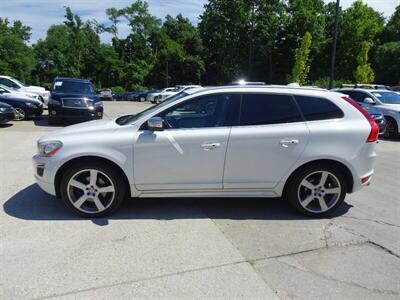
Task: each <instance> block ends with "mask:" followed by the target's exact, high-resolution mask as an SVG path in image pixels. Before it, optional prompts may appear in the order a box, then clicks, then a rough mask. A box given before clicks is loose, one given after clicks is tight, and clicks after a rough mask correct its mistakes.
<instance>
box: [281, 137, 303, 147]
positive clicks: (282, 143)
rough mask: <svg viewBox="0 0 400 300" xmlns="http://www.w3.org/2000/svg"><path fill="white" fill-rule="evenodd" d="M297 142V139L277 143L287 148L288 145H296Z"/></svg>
mask: <svg viewBox="0 0 400 300" xmlns="http://www.w3.org/2000/svg"><path fill="white" fill-rule="evenodd" d="M298 143H299V140H298V139H283V140H281V141H280V142H279V144H281V146H282V147H284V148H287V147H289V146H290V145H294V144H298Z"/></svg>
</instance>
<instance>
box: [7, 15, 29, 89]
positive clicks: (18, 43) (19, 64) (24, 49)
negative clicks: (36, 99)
mask: <svg viewBox="0 0 400 300" xmlns="http://www.w3.org/2000/svg"><path fill="white" fill-rule="evenodd" d="M30 30H31V28H30V27H27V26H23V25H22V24H21V22H20V21H15V22H14V23H13V24H12V25H11V24H10V23H9V21H8V20H7V19H2V18H0V74H1V75H9V76H13V77H17V78H18V79H19V80H21V81H26V82H31V81H32V80H31V74H30V72H31V71H32V69H33V66H34V57H33V53H32V49H31V48H30V47H28V46H27V45H26V41H28V40H29V37H30Z"/></svg>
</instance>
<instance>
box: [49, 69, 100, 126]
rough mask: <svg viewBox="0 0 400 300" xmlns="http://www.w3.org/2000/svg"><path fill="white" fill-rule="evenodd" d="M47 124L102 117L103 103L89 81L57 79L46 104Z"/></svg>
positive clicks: (66, 78)
mask: <svg viewBox="0 0 400 300" xmlns="http://www.w3.org/2000/svg"><path fill="white" fill-rule="evenodd" d="M48 111H49V124H56V123H60V122H65V121H69V122H71V121H87V120H94V119H101V118H102V117H103V103H102V102H101V100H100V99H99V97H98V96H97V94H96V91H95V89H94V88H93V85H92V83H91V82H90V81H89V80H85V79H77V78H68V77H57V78H55V79H54V81H53V84H52V89H51V95H50V99H49V104H48Z"/></svg>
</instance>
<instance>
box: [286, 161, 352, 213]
mask: <svg viewBox="0 0 400 300" xmlns="http://www.w3.org/2000/svg"><path fill="white" fill-rule="evenodd" d="M346 191H347V187H346V180H345V177H344V175H343V174H342V172H341V171H340V170H339V169H337V168H335V167H331V166H325V165H320V166H319V165H310V166H307V167H304V168H302V169H300V170H299V171H296V173H294V174H293V175H292V176H291V177H290V178H289V181H288V182H287V185H286V187H285V190H284V198H285V199H286V200H287V201H288V202H289V203H290V204H291V206H292V207H294V208H295V209H296V210H297V211H299V212H300V213H302V214H304V215H308V216H313V217H324V216H328V215H330V214H331V213H332V212H334V211H335V210H336V209H337V208H338V207H339V206H340V205H341V204H342V203H343V201H344V198H345V196H346Z"/></svg>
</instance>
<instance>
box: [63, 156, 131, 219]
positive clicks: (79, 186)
mask: <svg viewBox="0 0 400 300" xmlns="http://www.w3.org/2000/svg"><path fill="white" fill-rule="evenodd" d="M126 191H127V186H126V183H125V179H124V177H123V175H122V174H120V171H119V170H117V169H116V168H115V167H114V166H113V165H111V164H106V163H101V162H95V161H94V162H88V163H79V164H75V165H72V166H71V167H70V168H69V169H68V170H67V171H66V172H65V173H64V175H63V177H62V180H61V184H60V194H61V198H62V199H63V201H64V203H65V204H66V205H67V207H68V208H69V209H70V210H72V211H73V212H74V213H75V214H78V215H80V216H83V217H89V218H90V217H102V216H105V215H108V214H110V213H112V212H113V211H115V210H116V209H117V208H118V207H119V206H120V205H121V203H122V202H123V200H124V199H125V197H126V194H127V193H126Z"/></svg>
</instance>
